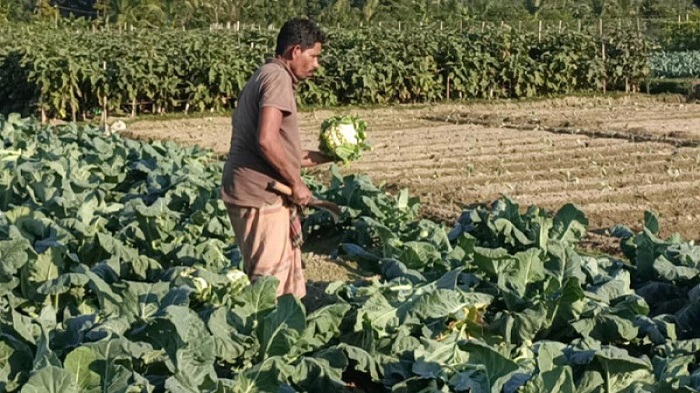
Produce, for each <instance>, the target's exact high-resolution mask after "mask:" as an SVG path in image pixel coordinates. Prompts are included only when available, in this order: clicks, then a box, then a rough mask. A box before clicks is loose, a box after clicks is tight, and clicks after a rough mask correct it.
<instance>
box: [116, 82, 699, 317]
mask: <svg viewBox="0 0 700 393" xmlns="http://www.w3.org/2000/svg"><path fill="white" fill-rule="evenodd" d="M336 114H357V115H359V116H361V117H362V118H363V119H365V120H366V121H367V123H368V125H369V128H368V135H369V142H370V143H371V144H372V146H373V150H372V151H371V152H367V153H366V154H365V155H364V156H363V157H362V159H361V160H359V161H356V162H353V163H350V164H348V165H346V166H344V167H342V168H341V172H343V173H368V174H369V175H370V176H371V177H372V179H373V180H374V182H375V183H377V184H378V183H384V184H385V185H386V186H387V188H388V189H389V190H397V189H400V188H408V189H409V190H410V192H411V194H413V195H418V196H419V197H420V200H421V203H422V208H423V210H422V211H423V214H424V215H425V216H426V217H428V218H431V219H433V220H435V221H438V222H444V223H445V224H446V225H448V226H449V225H451V224H452V223H453V222H454V220H456V219H457V218H458V216H459V214H460V212H461V211H462V210H463V209H464V208H466V207H468V206H473V205H475V204H487V203H490V202H491V201H493V200H494V199H496V198H498V197H499V196H500V195H502V194H506V195H509V196H510V197H511V198H513V199H514V200H515V201H516V202H518V203H519V204H520V205H521V206H522V207H525V206H528V205H538V206H541V207H543V208H546V209H548V210H551V211H556V210H557V209H559V208H560V207H561V206H562V205H564V204H566V203H574V204H576V205H578V206H579V207H581V208H582V209H583V211H584V212H585V213H586V214H587V216H588V219H589V231H590V234H589V236H588V237H587V239H586V241H585V242H584V244H583V245H582V247H583V248H584V249H586V250H589V251H591V252H602V253H608V254H615V255H619V246H618V240H617V239H612V238H610V237H609V236H607V234H608V230H609V228H610V227H611V226H613V225H615V224H624V225H628V226H630V227H631V228H632V229H633V230H640V229H641V227H640V224H641V223H642V220H643V214H644V210H647V209H648V210H652V211H654V212H656V213H657V214H658V216H659V221H660V227H661V235H662V236H668V235H670V234H671V233H673V232H679V233H680V234H681V235H683V236H684V237H685V238H688V239H700V225H698V223H700V147H699V146H700V104H699V103H694V102H686V101H685V100H684V99H683V98H682V97H680V96H672V95H671V96H661V97H659V96H646V95H631V96H621V97H607V96H605V97H566V98H556V99H548V100H539V101H499V102H477V103H467V104H455V103H447V104H435V105H422V106H395V107H382V108H373V109H367V108H364V109H362V108H338V109H333V110H327V109H326V110H319V109H316V110H309V111H306V112H303V113H301V114H300V127H301V131H302V144H303V146H304V147H305V148H309V149H315V148H316V146H317V143H318V142H317V135H318V130H319V126H320V123H321V121H322V120H323V119H325V118H327V117H330V116H332V115H336ZM230 134H231V126H230V117H206V116H197V117H192V118H186V119H177V120H154V119H147V120H146V119H144V120H137V121H135V122H130V124H129V128H128V131H126V132H125V135H127V136H129V137H136V138H144V139H171V140H175V141H177V142H180V143H183V144H197V145H200V146H202V147H206V148H211V149H213V150H214V151H215V152H217V153H219V154H221V155H222V156H223V155H225V154H226V152H227V151H228V148H229V143H230ZM315 172H316V173H319V174H321V175H323V174H325V173H327V168H320V169H317V170H315ZM336 247H337V243H333V239H330V240H328V241H325V243H324V244H316V245H309V246H307V247H306V248H305V253H304V260H305V263H306V275H307V278H308V281H309V298H314V299H317V300H322V298H323V296H324V294H323V289H325V287H326V286H327V285H328V283H329V282H332V281H334V280H354V279H357V278H359V277H362V276H365V275H367V274H368V273H367V272H363V271H361V269H359V268H358V267H357V266H353V265H351V264H348V263H346V262H343V261H339V260H334V259H332V258H331V257H330V255H331V254H332V251H333V250H334V249H335V248H336ZM311 303H313V302H311ZM311 307H314V306H313V305H312V306H311Z"/></svg>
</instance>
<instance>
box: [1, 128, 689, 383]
mask: <svg viewBox="0 0 700 393" xmlns="http://www.w3.org/2000/svg"><path fill="white" fill-rule="evenodd" d="M0 130H1V131H2V133H0V142H1V144H0V149H1V150H0V165H2V169H3V170H2V171H1V172H0V173H1V174H2V175H1V176H0V188H1V191H2V192H1V193H0V196H1V200H0V213H1V214H0V260H2V261H3V263H2V264H1V265H0V306H1V307H0V332H1V333H2V334H0V388H2V390H3V391H8V392H17V391H20V390H21V391H22V392H68V391H70V392H76V391H77V392H93V391H110V392H153V391H165V392H195V391H196V392H224V393H228V392H240V391H247V392H268V391H324V392H326V391H327V392H332V391H343V389H344V388H345V385H346V384H347V383H349V382H355V381H356V380H348V378H349V377H348V375H353V373H354V375H359V376H360V377H359V378H360V380H364V381H365V382H369V381H371V382H372V383H374V384H375V386H374V387H375V389H376V390H378V391H405V392H420V391H446V392H464V391H490V392H515V391H523V392H541V391H545V390H548V391H558V392H571V393H573V392H598V391H601V392H622V391H645V392H694V391H698V389H700V371H699V369H700V364H699V363H698V358H697V353H698V351H699V349H700V342H699V341H698V339H700V329H699V328H698V326H700V320H699V315H700V312H699V311H698V310H699V309H700V296H699V292H698V288H700V274H699V273H700V247H698V246H697V245H695V244H694V243H692V242H687V241H684V240H683V239H682V238H680V236H679V235H674V236H672V237H670V238H668V239H661V238H659V237H658V235H657V234H658V229H659V228H658V227H659V224H658V219H657V218H656V217H655V216H654V215H653V214H652V213H650V212H647V213H646V214H645V216H644V230H643V231H642V232H640V233H636V234H635V233H632V232H631V231H630V230H629V228H625V227H616V228H614V233H615V235H616V236H619V237H620V239H621V246H622V250H623V252H624V253H625V255H626V258H627V260H621V259H617V258H611V257H607V256H602V255H598V256H592V255H587V254H584V253H581V252H580V251H578V250H577V249H576V244H577V243H578V242H579V241H580V240H581V238H582V237H583V236H584V234H585V233H586V230H587V225H588V222H587V219H586V217H585V214H584V213H583V212H582V211H580V210H579V209H578V208H577V207H576V206H574V205H571V204H567V205H565V206H563V207H562V208H561V209H559V210H558V211H557V212H555V213H554V214H550V213H549V212H547V211H544V210H543V209H540V208H537V207H535V206H532V207H529V208H527V209H521V208H520V206H518V204H517V203H515V202H514V201H513V200H511V199H509V198H508V197H506V196H504V197H502V198H500V199H498V200H496V201H494V203H493V204H491V205H490V206H482V207H477V208H473V209H469V210H465V211H464V212H463V214H462V215H461V216H460V217H459V218H458V220H457V223H456V224H455V226H454V227H453V228H452V229H451V230H447V229H446V228H445V227H444V226H443V225H441V224H438V223H435V222H432V221H429V220H425V219H420V216H419V206H420V205H419V201H418V200H417V198H412V197H410V196H409V194H408V191H406V190H403V191H401V192H400V193H399V194H398V195H396V196H394V195H391V194H388V193H387V192H386V191H385V190H383V189H381V188H379V187H376V186H374V185H373V184H372V182H371V181H370V180H369V178H368V177H367V176H364V175H350V176H341V175H340V174H339V173H338V171H337V170H334V171H333V172H332V179H331V181H330V183H329V184H328V185H327V186H325V185H321V184H311V188H312V189H314V190H315V192H316V193H317V194H318V195H319V196H321V197H324V198H326V199H329V200H332V201H335V202H337V203H339V204H341V205H343V206H344V210H345V211H344V212H343V219H344V220H343V221H342V222H341V223H339V224H330V221H329V220H326V219H324V218H327V217H324V216H323V215H324V214H327V213H325V212H315V213H312V214H311V215H309V216H308V217H307V218H306V220H305V228H307V230H310V231H320V232H321V233H328V231H327V228H321V224H323V225H338V227H337V228H336V229H338V230H341V231H343V232H342V233H343V236H344V239H343V240H344V243H343V244H342V245H341V247H340V249H339V251H340V253H341V254H342V255H343V258H346V259H355V260H358V261H360V263H361V264H362V266H363V267H365V268H367V269H370V270H373V271H375V272H377V273H378V274H379V275H380V277H381V278H374V279H372V280H369V281H363V282H358V283H354V284H353V283H343V282H336V283H332V284H331V285H330V286H329V287H328V289H327V293H328V295H329V296H331V297H332V298H333V301H332V302H331V303H330V304H329V305H327V306H325V307H322V308H320V309H318V310H317V311H315V312H313V313H310V314H309V313H307V312H306V310H305V309H304V306H303V305H302V303H300V302H299V300H297V299H295V298H293V297H292V296H284V297H281V298H279V299H277V300H275V290H276V286H277V282H276V280H275V279H274V278H264V279H260V280H258V281H257V282H256V283H255V284H253V285H247V281H246V279H245V278H244V277H243V276H242V275H241V273H240V272H238V271H237V270H236V269H235V268H233V267H232V262H231V260H230V258H229V256H228V255H227V254H229V252H232V250H231V249H230V247H229V246H228V244H230V241H231V233H230V230H229V229H228V226H227V225H226V224H227V223H225V220H226V213H225V211H224V209H223V206H222V205H221V201H220V200H219V199H218V193H217V192H216V190H217V185H218V183H219V180H220V176H221V170H222V165H221V163H220V162H217V161H214V160H213V157H212V156H211V153H209V152H206V151H203V150H200V149H198V148H182V147H179V146H177V145H175V144H172V143H165V144H164V143H160V142H155V143H143V142H136V141H130V140H124V139H121V138H120V137H118V136H115V135H104V134H102V133H101V132H99V130H97V129H95V128H93V127H89V126H87V127H86V126H82V127H79V126H76V125H74V124H69V125H65V126H59V127H56V128H53V127H42V126H40V125H39V124H38V123H37V122H36V121H34V120H26V119H20V118H19V117H18V116H16V115H12V116H10V117H9V118H7V119H5V118H2V117H0ZM314 222H315V223H317V224H318V225H317V227H311V226H310V225H309V224H310V223H314ZM324 223H325V224H324ZM222 250H226V252H222ZM232 254H233V255H235V253H232ZM350 371H352V373H349V372H350Z"/></svg>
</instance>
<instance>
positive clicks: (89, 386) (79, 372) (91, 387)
mask: <svg viewBox="0 0 700 393" xmlns="http://www.w3.org/2000/svg"><path fill="white" fill-rule="evenodd" d="M97 359H98V357H97V355H96V354H95V353H94V352H93V350H92V349H90V348H88V347H79V348H76V349H74V350H73V351H71V352H70V353H69V354H68V355H67V356H66V360H65V361H64V362H63V367H64V368H65V369H66V370H67V371H69V372H70V373H71V374H72V375H73V379H74V380H75V381H76V382H77V384H78V388H79V389H80V391H81V392H82V393H93V392H94V393H97V392H100V387H101V382H102V377H101V375H100V374H98V373H97V372H95V371H93V370H92V369H91V366H92V364H93V363H94V362H96V361H97Z"/></svg>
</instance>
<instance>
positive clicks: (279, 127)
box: [221, 19, 332, 298]
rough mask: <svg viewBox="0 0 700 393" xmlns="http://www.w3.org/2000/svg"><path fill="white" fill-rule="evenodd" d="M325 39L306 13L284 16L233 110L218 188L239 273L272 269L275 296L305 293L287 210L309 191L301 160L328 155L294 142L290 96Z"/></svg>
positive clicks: (308, 162)
mask: <svg viewBox="0 0 700 393" xmlns="http://www.w3.org/2000/svg"><path fill="white" fill-rule="evenodd" d="M325 41H326V35H325V34H324V33H323V32H322V31H321V30H320V29H319V27H318V26H317V25H316V24H315V23H313V22H311V21H310V20H306V19H291V20H289V21H287V22H286V23H285V24H284V26H282V29H281V30H280V32H279V35H278V36H277V47H276V49H275V57H274V58H273V59H271V60H268V61H267V62H266V63H265V64H264V65H263V66H262V67H260V68H259V69H258V70H257V71H256V72H255V73H254V74H253V76H251V78H250V79H249V80H248V82H247V83H246V85H245V87H244V88H243V90H242V91H241V94H240V95H239V97H238V105H237V107H236V109H235V111H234V113H233V132H232V137H231V149H230V150H229V154H228V159H227V160H226V165H225V166H224V174H223V179H222V186H221V196H222V199H223V200H224V203H225V204H226V208H227V210H228V214H229V218H230V219H231V225H232V226H233V231H234V233H235V236H236V242H237V243H238V246H239V248H240V250H241V255H242V256H243V262H244V271H245V273H246V274H247V275H248V277H250V279H251V281H255V280H256V279H257V278H258V277H262V276H275V277H277V279H279V282H280V283H279V287H278V288H277V296H278V297H279V296H281V295H283V294H287V293H291V294H294V295H295V296H297V297H300V298H301V297H304V296H305V295H306V283H305V281H304V274H303V271H302V266H301V250H300V249H299V244H298V236H299V235H300V234H299V233H298V232H296V231H295V230H294V229H297V230H298V229H299V223H298V221H297V220H298V218H296V214H295V212H296V209H297V207H298V206H304V205H306V204H307V203H308V202H309V200H310V199H311V197H312V194H311V191H310V190H309V189H308V188H307V187H306V185H305V184H304V182H303V181H302V179H301V168H302V167H311V166H315V165H319V164H323V163H326V162H330V161H332V159H331V158H329V157H327V156H325V155H323V154H322V153H320V152H318V151H308V150H302V149H301V141H300V137H299V126H298V124H297V106H296V98H295V90H296V85H297V82H298V81H300V80H304V79H307V78H309V77H311V76H312V75H313V73H314V71H315V70H316V69H317V68H318V67H319V64H318V59H319V56H320V54H321V46H322V45H323V44H324V43H325ZM272 180H274V181H278V182H280V183H283V184H285V185H287V186H289V187H290V188H291V190H292V194H291V195H290V196H288V197H283V196H281V195H280V194H279V193H277V192H275V191H273V190H270V189H269V188H268V183H269V182H270V181H272ZM293 227H296V228H293ZM295 235H296V236H295Z"/></svg>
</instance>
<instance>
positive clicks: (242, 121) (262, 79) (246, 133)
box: [221, 59, 302, 207]
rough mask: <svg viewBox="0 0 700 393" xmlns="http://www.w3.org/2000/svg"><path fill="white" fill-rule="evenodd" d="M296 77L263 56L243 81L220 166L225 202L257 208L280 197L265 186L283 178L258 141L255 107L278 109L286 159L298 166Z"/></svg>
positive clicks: (284, 67) (299, 153) (299, 154)
mask: <svg viewBox="0 0 700 393" xmlns="http://www.w3.org/2000/svg"><path fill="white" fill-rule="evenodd" d="M296 84H297V78H296V77H295V76H294V74H293V73H292V71H291V70H290V69H289V68H288V67H287V66H286V65H285V64H284V63H282V62H281V61H279V60H277V59H271V60H268V61H267V62H266V63H265V64H264V65H263V66H262V67H260V68H259V69H258V70H257V71H255V73H254V74H253V76H251V77H250V79H249V80H248V82H247V83H246V85H245V87H244V88H243V91H241V94H240V95H239V96H238V106H237V107H236V110H235V111H234V112H233V118H232V119H233V121H232V123H233V124H232V125H233V130H232V133H231V149H230V150H229V153H228V159H227V160H226V165H225V166H224V173H223V179H222V183H221V197H222V199H223V200H224V202H226V203H231V204H234V205H238V206H246V207H262V206H264V205H267V204H275V203H279V202H280V201H281V197H280V195H279V194H277V193H276V192H274V191H269V190H268V189H267V184H268V183H269V182H270V181H271V180H277V181H280V182H284V180H283V179H282V177H281V175H280V174H279V173H278V172H277V171H276V170H275V169H274V168H273V167H272V165H270V163H268V162H267V160H266V159H265V157H264V156H263V154H262V152H261V151H260V144H259V142H258V134H259V131H258V123H259V119H260V110H261V108H263V107H266V106H271V107H274V108H277V109H279V110H281V111H282V114H283V117H282V125H281V126H280V141H281V142H282V145H283V146H282V147H283V148H284V151H285V153H286V160H287V161H288V162H290V163H292V164H293V165H294V166H296V167H298V168H300V170H301V154H302V152H301V140H300V138H299V125H298V123H297V104H296V98H295V96H294V92H295V90H296Z"/></svg>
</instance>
